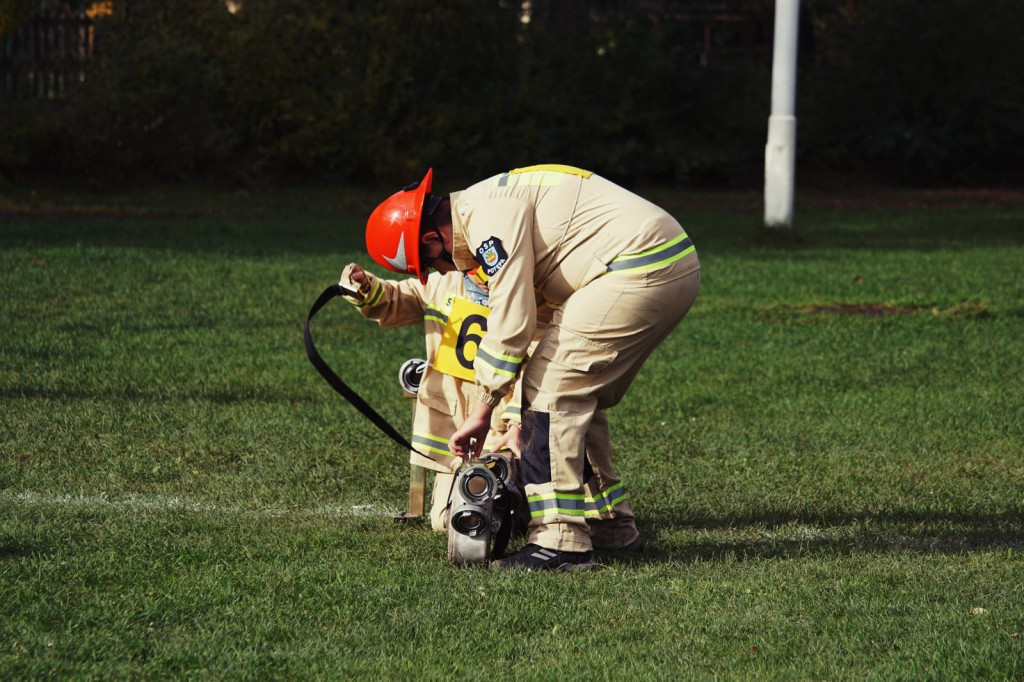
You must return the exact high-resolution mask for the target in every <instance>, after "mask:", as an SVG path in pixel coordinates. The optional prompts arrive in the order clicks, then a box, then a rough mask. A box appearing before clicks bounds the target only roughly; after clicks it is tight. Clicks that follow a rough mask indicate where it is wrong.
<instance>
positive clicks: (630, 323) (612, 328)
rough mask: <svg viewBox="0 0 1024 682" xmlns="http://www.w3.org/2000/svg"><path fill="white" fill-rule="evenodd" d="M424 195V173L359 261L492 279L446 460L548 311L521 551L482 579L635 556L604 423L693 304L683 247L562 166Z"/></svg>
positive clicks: (668, 225) (659, 220) (383, 213)
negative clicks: (470, 396)
mask: <svg viewBox="0 0 1024 682" xmlns="http://www.w3.org/2000/svg"><path fill="white" fill-rule="evenodd" d="M432 180H433V172H432V171H429V170H428V171H427V174H426V176H425V177H424V178H423V180H422V181H420V182H419V183H415V184H413V185H410V186H409V187H406V188H405V189H404V190H402V191H401V192H398V193H396V194H394V195H392V196H391V197H390V198H388V199H387V200H386V201H384V202H383V203H382V204H381V205H380V206H378V207H377V208H376V209H375V210H374V212H373V213H372V214H371V216H370V219H369V222H368V225H367V246H368V248H369V250H370V255H371V256H372V257H373V258H374V260H376V261H377V262H378V263H379V264H380V265H382V266H384V267H386V268H389V269H391V270H395V271H398V272H408V273H412V274H415V275H417V276H420V277H423V276H424V273H426V272H427V271H428V270H429V269H430V268H434V269H435V270H437V271H439V272H442V273H443V272H451V271H454V270H461V271H470V270H473V269H474V268H477V267H481V268H482V269H483V271H484V273H485V274H486V276H487V277H488V279H489V282H488V283H489V286H490V301H489V305H490V308H491V315H490V317H489V325H488V332H487V336H486V337H485V338H484V339H483V341H482V342H481V343H480V346H479V348H478V349H477V354H476V358H475V360H474V363H473V364H474V370H475V383H476V393H475V403H474V405H473V407H472V408H471V411H470V414H469V416H468V417H467V418H466V420H465V421H464V422H463V424H462V426H461V427H460V428H459V429H458V430H457V431H456V432H455V434H453V435H452V437H451V439H450V441H449V447H450V449H451V451H452V452H453V453H454V454H456V455H458V456H461V457H465V458H470V457H474V456H476V455H478V454H480V449H481V447H482V446H483V441H484V439H485V437H486V435H487V431H488V428H489V426H490V423H491V415H492V412H493V411H494V407H495V406H496V405H497V404H498V403H499V402H500V401H501V399H502V397H503V396H504V395H505V394H506V393H507V392H508V390H509V387H510V386H511V385H512V383H513V381H514V380H515V378H516V376H517V374H518V373H519V370H520V366H521V365H523V360H524V358H525V356H526V354H527V348H528V347H529V344H530V342H531V340H532V339H533V336H534V331H535V329H536V315H537V298H536V296H537V294H539V295H540V296H541V297H542V298H543V300H544V301H546V302H547V303H548V304H550V305H551V306H552V307H553V308H555V313H554V316H553V318H552V321H551V323H550V325H549V326H548V327H547V330H546V331H545V332H544V334H543V336H542V337H541V339H540V342H539V343H538V345H537V347H536V349H535V350H534V352H533V354H532V356H531V358H530V361H529V363H526V364H525V367H524V370H523V375H522V377H521V378H520V380H521V382H522V392H523V422H522V443H521V446H520V449H521V453H522V455H521V459H522V473H523V481H524V483H525V493H526V496H527V502H528V504H529V509H530V523H529V540H528V542H529V544H527V545H526V546H525V547H524V548H523V549H522V550H521V551H519V552H517V553H516V554H514V555H512V556H510V557H508V558H507V559H504V560H500V561H494V562H492V564H491V565H492V566H493V567H496V568H524V569H547V570H583V569H589V568H592V567H593V566H594V563H593V551H592V550H593V549H594V547H597V548H630V549H637V548H639V547H640V544H641V540H640V535H639V532H638V531H637V529H636V523H635V521H634V518H633V514H632V511H631V509H630V507H629V503H628V502H627V501H626V497H625V490H624V489H623V487H622V484H621V480H620V479H619V478H618V477H617V476H616V474H615V471H614V468H613V467H612V463H611V440H610V436H609V432H608V421H607V419H606V417H605V415H604V412H603V410H605V409H607V408H609V407H612V406H613V405H616V404H617V403H618V402H619V401H620V400H621V399H622V397H623V395H624V394H625V393H626V390H627V389H628V388H629V385H630V384H631V383H632V381H633V379H634V377H636V374H637V372H638V371H639V370H640V367H641V366H642V365H643V363H644V361H645V360H646V359H647V357H648V356H649V355H650V354H651V352H652V351H653V350H654V349H655V348H656V347H657V346H658V344H660V343H661V341H662V340H664V339H665V337H666V336H668V334H669V333H670V332H671V331H672V330H673V329H674V328H675V326H676V325H677V324H678V323H679V321H680V320H682V319H683V317H684V316H685V315H686V313H687V312H688V311H689V309H690V306H691V305H692V304H693V301H694V299H695V298H696V297H697V291H698V288H699V286H700V264H699V262H698V260H697V254H696V252H695V250H694V247H693V244H692V242H691V240H690V238H689V237H688V236H687V235H686V233H685V232H684V231H683V229H682V228H681V227H680V225H679V223H678V222H676V220H675V219H674V218H672V216H670V215H669V214H668V213H667V212H666V211H664V210H663V209H661V208H659V207H657V206H655V205H654V204H652V203H650V202H649V201H647V200H645V199H643V198H641V197H639V196H637V195H635V194H633V193H631V192H629V191H627V190H625V189H623V188H622V187H619V186H617V185H615V184H614V183H612V182H610V181H608V180H606V179H604V178H602V177H600V176H598V175H596V174H594V173H591V172H588V171H584V170H580V169H578V168H573V167H570V166H561V165H544V166H531V167H529V168H520V169H516V170H513V171H510V172H507V173H502V174H500V175H496V176H494V177H491V178H488V179H486V180H484V181H482V182H479V183H477V184H475V185H473V186H471V187H469V188H467V189H465V190H463V191H461V192H452V193H451V194H449V195H446V196H441V195H434V194H431V193H430V191H431V189H432ZM588 521H589V523H588Z"/></svg>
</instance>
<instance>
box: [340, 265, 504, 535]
mask: <svg viewBox="0 0 1024 682" xmlns="http://www.w3.org/2000/svg"><path fill="white" fill-rule="evenodd" d="M341 284H342V286H344V287H346V288H348V289H351V290H353V291H357V292H359V296H358V297H353V296H345V298H346V300H348V301H349V302H350V303H352V304H354V305H355V306H356V308H357V309H358V310H359V312H360V313H362V315H363V316H364V317H366V318H367V319H370V320H373V321H375V322H377V323H378V324H379V325H381V326H382V327H393V326H400V325H407V324H415V323H417V322H422V323H423V326H424V333H425V336H426V353H427V358H428V362H427V364H426V367H425V368H424V370H423V376H422V378H421V379H420V385H419V390H418V391H417V393H416V396H415V398H416V406H415V410H414V412H413V426H412V429H413V431H412V439H411V442H412V445H413V446H414V447H415V448H417V449H418V450H419V451H420V452H423V453H424V454H427V455H429V456H430V457H432V458H433V459H428V458H427V457H424V456H422V455H421V454H419V453H418V452H416V451H411V452H410V453H409V454H410V462H411V463H412V464H415V465H417V466H421V467H423V468H425V469H430V470H432V471H434V472H436V474H435V477H434V489H433V493H432V501H431V509H430V525H431V527H432V528H433V529H434V530H437V531H443V530H446V529H447V512H448V501H449V494H450V492H451V488H452V483H453V481H454V478H455V475H456V474H457V473H458V470H459V466H460V465H461V463H462V460H461V459H459V458H458V457H456V456H454V455H453V454H452V453H451V452H450V451H449V449H448V438H449V436H451V434H452V433H454V432H455V430H456V429H457V428H458V427H459V426H461V424H462V422H463V420H464V419H465V415H466V414H467V411H468V410H469V408H470V406H471V405H472V400H473V392H474V391H475V386H474V383H473V369H472V367H473V365H472V361H473V355H474V354H475V352H476V346H477V345H478V344H479V342H480V339H481V338H482V337H483V335H484V334H485V333H486V331H487V314H488V312H489V311H488V309H487V300H488V292H487V284H486V282H485V281H484V280H483V279H482V278H481V277H479V276H478V274H477V273H461V272H452V273H448V274H441V273H439V272H435V273H432V274H431V275H430V277H428V278H427V281H426V283H425V284H423V283H421V282H420V280H418V279H416V278H409V279H406V280H403V281H392V280H382V279H378V278H377V277H375V276H374V275H373V274H371V273H370V272H367V271H366V270H363V269H362V268H361V267H359V266H358V265H356V264H355V263H350V264H349V265H347V266H346V267H345V270H344V272H343V273H342V276H341ZM520 420H521V416H520V406H519V398H518V393H517V392H516V391H511V392H510V393H509V394H508V395H507V396H506V397H505V399H504V400H503V401H502V403H501V408H500V409H497V410H495V412H494V414H493V418H492V420H491V428H490V431H489V432H488V435H487V439H486V442H485V443H484V450H483V451H484V452H490V451H494V450H498V449H500V448H503V447H505V446H506V443H508V442H509V441H511V445H512V446H513V447H514V448H515V449H516V451H518V431H519V424H520Z"/></svg>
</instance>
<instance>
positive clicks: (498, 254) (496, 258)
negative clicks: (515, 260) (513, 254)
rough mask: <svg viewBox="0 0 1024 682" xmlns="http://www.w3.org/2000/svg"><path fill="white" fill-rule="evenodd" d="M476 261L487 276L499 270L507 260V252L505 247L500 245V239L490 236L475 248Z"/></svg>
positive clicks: (492, 275)
mask: <svg viewBox="0 0 1024 682" xmlns="http://www.w3.org/2000/svg"><path fill="white" fill-rule="evenodd" d="M476 261H477V262H478V263H480V265H482V266H483V268H484V272H485V273H487V276H488V277H494V275H495V274H496V273H497V272H498V270H501V267H502V266H503V265H505V263H507V262H508V254H507V253H506V252H505V247H504V246H502V245H501V240H500V239H498V238H497V237H491V238H490V239H487V240H485V241H484V242H483V243H482V244H481V245H480V246H479V247H478V248H477V250H476Z"/></svg>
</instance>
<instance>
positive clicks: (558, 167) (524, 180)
mask: <svg viewBox="0 0 1024 682" xmlns="http://www.w3.org/2000/svg"><path fill="white" fill-rule="evenodd" d="M566 175H577V176H579V177H581V178H584V179H586V178H589V177H590V176H591V175H593V173H591V172H590V171H587V170H583V169H581V168H576V167H575V166H563V165H562V164H558V163H546V164H541V165H539V166H526V167H525V168H516V169H515V170H511V171H509V172H508V173H502V174H501V175H499V176H498V177H497V178H495V180H494V186H495V187H508V186H509V185H535V186H540V187H555V186H557V185H560V184H562V181H563V180H565V176H566ZM513 176H514V177H513Z"/></svg>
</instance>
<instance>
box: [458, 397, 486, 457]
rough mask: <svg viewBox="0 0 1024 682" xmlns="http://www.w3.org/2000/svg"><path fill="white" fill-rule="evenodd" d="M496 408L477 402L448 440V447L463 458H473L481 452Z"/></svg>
mask: <svg viewBox="0 0 1024 682" xmlns="http://www.w3.org/2000/svg"><path fill="white" fill-rule="evenodd" d="M493 410H494V408H493V407H491V406H490V405H485V404H483V403H477V404H476V405H474V406H473V410H472V412H471V413H470V415H469V416H468V417H467V418H466V421H464V422H462V426H460V427H459V430H458V431H456V432H455V434H454V435H452V437H451V439H449V441H448V449H449V450H451V451H452V454H454V455H456V456H458V457H461V458H463V459H467V460H468V459H473V458H474V457H476V456H477V455H479V454H480V449H481V448H483V446H484V439H486V438H487V432H488V431H489V430H490V428H491V412H492V411H493Z"/></svg>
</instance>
